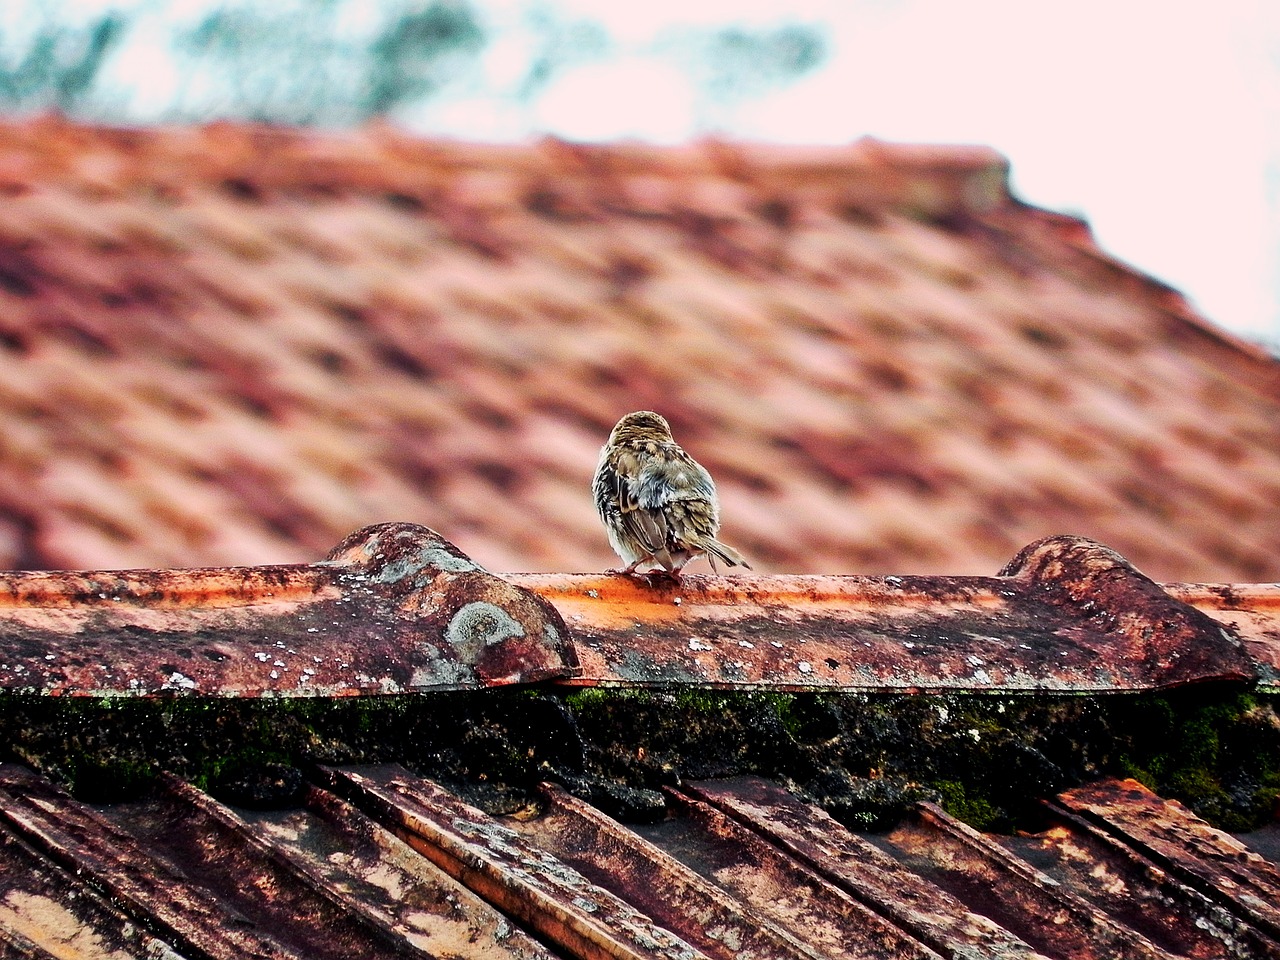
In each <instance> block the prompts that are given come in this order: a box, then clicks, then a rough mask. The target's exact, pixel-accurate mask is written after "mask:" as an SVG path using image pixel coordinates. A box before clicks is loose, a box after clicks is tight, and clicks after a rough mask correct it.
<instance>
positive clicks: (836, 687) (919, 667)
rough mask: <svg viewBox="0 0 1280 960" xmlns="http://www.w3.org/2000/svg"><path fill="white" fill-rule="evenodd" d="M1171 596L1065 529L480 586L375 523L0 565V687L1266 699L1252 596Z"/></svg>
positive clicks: (1267, 605) (403, 530) (1208, 590)
mask: <svg viewBox="0 0 1280 960" xmlns="http://www.w3.org/2000/svg"><path fill="white" fill-rule="evenodd" d="M1174 589H1175V591H1179V590H1180V591H1181V593H1182V594H1183V598H1184V599H1180V598H1179V597H1178V596H1177V595H1175V594H1171V593H1170V592H1167V591H1166V590H1165V589H1164V588H1162V587H1161V586H1160V585H1159V584H1156V583H1155V582H1154V581H1152V580H1150V579H1148V578H1147V577H1146V576H1144V575H1143V574H1141V573H1140V572H1138V571H1137V570H1136V569H1134V568H1133V567H1132V566H1131V565H1130V564H1129V563H1128V562H1127V561H1126V560H1125V559H1124V558H1123V557H1120V556H1119V555H1118V554H1116V553H1115V552H1114V551H1111V550H1110V549H1108V548H1106V547H1103V546H1101V545H1099V544H1096V543H1092V542H1091V541H1087V540H1081V539H1078V538H1070V537H1059V538H1053V539H1050V540H1046V541H1042V542H1040V543H1037V544H1032V545H1031V546H1029V547H1027V548H1026V549H1025V550H1023V551H1022V552H1021V553H1020V554H1019V555H1018V556H1017V557H1015V558H1014V560H1013V561H1011V562H1010V564H1009V565H1008V566H1007V567H1006V568H1005V569H1004V570H1003V571H1001V575H1000V576H995V577H886V578H873V577H795V576H789V577H784V576H749V577H732V578H730V577H692V576H691V577H686V578H685V579H684V581H683V582H681V583H679V584H675V583H672V582H670V581H666V580H662V579H658V578H655V579H654V581H653V582H648V581H645V580H640V579H636V578H632V577H626V576H619V575H614V576H587V575H576V576H575V575H563V574H561V575H543V574H525V575H508V576H507V577H506V578H504V577H500V576H496V575H493V574H489V573H487V572H485V571H484V570H482V569H481V568H479V567H478V566H477V565H476V564H474V563H473V562H472V561H471V560H470V559H469V558H468V557H466V555H465V554H463V553H462V552H461V551H460V550H458V549H457V548H456V547H455V546H453V545H452V544H450V543H449V542H448V541H446V540H444V539H443V538H442V537H441V536H439V535H438V534H436V533H434V532H433V531H431V530H428V529H426V528H423V527H416V526H413V525H412V524H385V525H382V526H379V527H373V528H369V529H366V530H362V531H357V532H356V533H354V534H352V535H351V536H349V537H348V538H347V539H346V540H344V541H343V542H342V543H341V544H339V545H338V546H337V547H336V548H334V550H333V551H331V552H330V554H329V558H328V559H327V560H325V561H323V562H321V563H318V564H312V565H297V566H291V567H290V566H276V567H257V568H255V567H240V568H227V569H221V570H216V569H215V570H187V571H181V570H179V571H123V572H101V573H66V572H63V573H9V574H0V651H2V655H0V691H8V692H11V693H28V694H39V695H45V696H66V695H75V696H156V695H174V694H192V695H199V696H222V697H226V696H230V697H260V696H264V695H271V696H309V697H314V696H348V695H356V694H397V693H415V692H423V691H430V690H452V689H467V688H475V687H487V686H498V685H504V684H511V683H533V682H538V681H544V680H545V681H553V682H558V683H565V684H570V685H590V686H594V685H606V686H621V687H633V688H634V687H681V686H690V685H692V686H695V687H699V688H727V689H739V690H750V689H766V690H776V691H798V690H810V691H812V690H825V691H864V692H886V691H888V692H906V693H910V692H918V691H956V692H999V693H1036V692H1056V693H1062V692H1101V693H1110V692H1119V691H1134V690H1156V689H1164V688H1168V687H1176V686H1181V685H1185V684H1189V683H1202V682H1206V681H1214V680H1217V681H1235V682H1250V683H1252V682H1257V683H1259V684H1260V686H1261V688H1262V689H1264V690H1275V689H1280V683H1278V682H1277V680H1278V678H1280V622H1277V605H1276V603H1275V600H1276V589H1275V588H1269V587H1265V586H1264V587H1258V588H1251V587H1217V588H1214V587H1200V588H1193V587H1181V588H1174Z"/></svg>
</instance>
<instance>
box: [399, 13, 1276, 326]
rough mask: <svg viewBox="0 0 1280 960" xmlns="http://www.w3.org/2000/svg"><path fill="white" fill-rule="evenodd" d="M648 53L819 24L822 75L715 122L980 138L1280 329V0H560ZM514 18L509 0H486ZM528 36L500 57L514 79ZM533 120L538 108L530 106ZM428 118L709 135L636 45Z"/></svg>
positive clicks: (606, 134) (1030, 183)
mask: <svg viewBox="0 0 1280 960" xmlns="http://www.w3.org/2000/svg"><path fill="white" fill-rule="evenodd" d="M549 6H551V7H553V8H555V9H556V10H558V11H560V12H562V13H563V14H565V15H575V14H576V15H581V16H584V17H590V18H592V19H598V20H599V21H601V22H603V23H604V24H606V25H607V26H608V27H609V29H610V30H611V31H613V32H614V34H615V36H616V37H617V38H618V39H619V40H620V41H622V44H621V45H622V46H623V47H624V49H631V50H642V49H643V48H644V47H645V45H646V43H647V42H648V41H649V40H651V39H653V38H654V37H656V36H658V35H659V34H660V33H661V31H663V30H664V29H666V28H670V27H671V26H672V25H674V24H680V23H703V24H716V23H725V22H734V21H738V22H744V23H746V24H748V25H755V26H769V25H776V24H778V23H780V22H783V21H785V20H788V19H791V20H799V21H801V22H807V23H813V24H821V25H825V26H826V27H827V28H828V29H829V31H830V33H829V36H830V56H829V58H828V60H827V62H826V64H825V65H824V66H823V67H822V68H821V69H820V70H818V71H817V72H815V73H813V74H812V75H810V76H808V77H806V78H804V79H802V80H801V81H799V82H798V83H795V84H794V85H792V86H790V87H788V88H786V89H783V90H781V91H779V92H777V93H775V94H772V95H770V96H767V97H765V98H763V99H760V100H756V101H751V102H748V103H746V104H744V105H743V106H742V107H741V108H740V109H738V110H736V111H734V112H733V113H731V114H727V115H720V116H719V117H718V118H717V121H718V125H719V126H720V129H721V131H722V132H725V133H728V134H732V135H737V136H741V137H749V138H758V139H763V140H773V141H784V142H798V143H840V142H847V141H849V140H852V139H856V138H857V137H860V136H863V135H868V134H870V135H872V136H876V137H881V138H885V139H890V140H907V141H924V142H964V143H984V144H989V145H991V146H994V147H995V148H997V149H998V150H1000V151H1002V152H1003V153H1004V154H1005V155H1007V156H1008V157H1009V158H1010V160H1011V161H1012V163H1013V180H1014V186H1015V189H1016V190H1017V192H1018V193H1019V194H1020V195H1021V196H1022V197H1023V198H1024V199H1026V200H1027V201H1029V202H1031V203H1035V204H1037V205H1041V206H1047V207H1051V208H1054V209H1060V210H1066V211H1070V212H1073V213H1079V214H1083V215H1084V216H1085V217H1087V218H1088V220H1089V222H1090V223H1091V224H1092V225H1093V228H1094V231H1095V233H1096V235H1097V236H1098V238H1099V240H1100V242H1101V243H1102V244H1103V246H1104V247H1106V248H1107V249H1108V250H1109V251H1111V252H1112V253H1114V254H1115V255H1117V256H1119V257H1121V258H1122V259H1125V260H1128V261H1130V262H1131V263H1134V264H1136V265H1138V266H1140V267H1142V268H1143V269H1145V270H1148V271H1150V272H1151V273H1153V274H1155V275H1157V276H1159V277H1160V278H1162V279H1164V280H1166V281H1167V282H1169V283H1171V284H1173V285H1174V286H1175V287H1177V288H1179V289H1181V290H1182V291H1184V292H1186V293H1187V294H1189V295H1190V296H1191V297H1192V299H1193V300H1194V302H1195V303H1196V305H1197V306H1198V307H1199V308H1200V309H1201V310H1202V311H1203V312H1204V313H1205V314H1207V315H1208V316H1209V317H1210V318H1211V319H1213V320H1215V321H1217V322H1218V323H1221V324H1222V325H1224V326H1227V327H1229V328H1231V329H1233V330H1236V331H1239V332H1241V333H1244V334H1246V335H1248V336H1251V337H1254V338H1261V339H1266V340H1269V341H1271V342H1273V343H1275V342H1278V341H1280V0H1215V2H1213V3H1196V4H1172V3H1167V2H1153V0H1070V2H1066V3H1062V2H1036V0H681V2H673V0H643V2H636V0H627V2H617V0H558V2H556V3H554V4H549ZM488 9H489V10H490V12H491V15H492V16H495V17H500V15H501V10H502V9H503V7H502V5H496V6H495V5H493V4H490V5H488ZM518 37H519V35H518V32H515V33H513V34H512V35H511V39H510V40H509V41H508V45H507V46H505V47H504V46H503V44H502V43H499V44H497V45H495V46H494V47H493V48H492V50H491V51H490V53H489V59H488V62H487V64H486V67H487V69H488V71H489V73H490V76H491V78H492V79H493V80H494V81H495V82H498V83H500V82H501V79H502V72H503V70H504V69H507V64H508V63H510V62H511V61H513V60H516V59H518V58H519V51H518V50H516V49H514V47H517V46H518V45H519V39H518ZM530 114H531V115H530ZM420 120H421V122H422V123H423V124H426V125H427V126H429V127H433V128H435V129H442V130H446V131H448V132H453V133H456V134H458V135H461V136H471V137H481V138H492V137H499V138H501V137H509V136H513V135H515V136H518V135H520V134H521V133H524V132H526V130H525V129H522V125H524V126H527V125H529V124H530V121H531V122H532V126H533V127H534V128H536V129H539V130H543V131H548V132H553V133H558V134H560V135H563V136H567V137H571V138H579V139H605V140H607V139H614V138H618V137H628V136H630V137H640V138H645V139H651V140H657V141H663V142H671V141H679V140H683V139H686V138H689V137H691V136H695V135H697V134H699V133H703V132H707V131H706V130H705V127H703V126H700V125H704V124H705V121H706V116H705V110H703V109H702V107H701V106H700V105H699V102H698V97H697V93H696V91H695V90H694V89H693V86H692V84H691V82H690V80H689V78H688V77H687V76H686V75H684V74H682V73H681V72H680V71H679V70H678V69H676V68H675V66H673V65H672V63H671V62H670V61H669V60H663V59H661V58H658V57H652V56H644V55H640V54H631V55H627V56H623V57H622V58H620V59H617V60H613V61H606V62H597V63H587V64H584V65H582V66H581V67H578V68H576V69H572V70H569V71H567V72H565V73H564V74H563V75H561V76H560V77H559V78H558V79H557V80H555V81H554V82H553V83H552V84H551V86H550V87H549V88H548V89H547V90H546V91H545V92H544V93H543V94H542V95H541V96H540V97H539V98H538V100H537V101H536V102H535V103H534V104H533V109H532V111H525V112H524V113H521V114H515V113H512V112H510V111H509V110H507V109H504V108H503V106H502V105H501V104H494V103H493V102H492V101H491V100H486V99H485V98H483V97H466V96H458V97H455V98H453V99H445V100H442V101H440V102H438V103H437V104H436V105H435V106H434V107H433V108H431V109H430V110H429V111H428V113H427V114H426V115H424V116H423V117H421V118H420Z"/></svg>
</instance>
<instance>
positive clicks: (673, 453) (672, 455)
mask: <svg viewBox="0 0 1280 960" xmlns="http://www.w3.org/2000/svg"><path fill="white" fill-rule="evenodd" d="M635 478H636V479H635V497H636V500H637V502H638V503H639V504H640V506H642V507H648V508H649V509H650V510H661V509H663V508H664V507H667V506H669V505H670V504H671V503H672V502H674V501H676V500H707V501H712V502H714V500H715V496H716V485H715V481H713V480H712V479H711V474H709V473H707V471H706V470H705V469H703V467H702V465H701V464H700V463H698V462H697V461H696V460H694V459H693V458H692V457H690V456H689V455H688V454H687V453H685V452H684V451H683V450H681V449H680V448H679V447H676V446H674V445H669V446H667V447H664V448H661V449H659V451H658V453H657V455H655V456H652V457H645V458H644V459H643V461H642V462H641V463H640V464H639V470H637V471H636V473H635Z"/></svg>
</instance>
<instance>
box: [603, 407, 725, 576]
mask: <svg viewBox="0 0 1280 960" xmlns="http://www.w3.org/2000/svg"><path fill="white" fill-rule="evenodd" d="M591 490H592V493H594V494H595V498H596V510H597V511H599V513H600V519H601V520H603V521H604V529H605V532H606V533H608V535H609V543H610V544H611V545H612V546H613V549H614V550H615V551H616V552H617V554H618V556H620V557H622V559H623V560H625V561H626V563H627V566H626V567H624V568H623V569H622V570H618V571H616V572H617V573H635V572H636V569H637V568H638V567H639V566H640V565H641V564H653V569H652V571H650V572H656V571H657V570H658V569H662V570H665V571H666V572H667V574H668V575H669V576H671V577H672V578H673V579H675V580H679V579H680V571H681V570H683V569H684V565H685V564H686V563H688V562H689V561H690V560H693V559H695V558H697V557H706V558H707V560H708V561H709V562H710V564H711V569H712V570H715V569H716V559H717V558H719V559H721V560H723V561H724V562H725V563H727V564H728V565H729V566H731V567H737V566H743V567H747V568H748V569H750V567H751V564H749V563H747V561H746V560H744V559H743V558H742V554H740V553H738V551H737V550H735V549H733V547H730V546H728V545H727V544H724V543H721V542H720V541H719V540H717V539H716V532H717V531H718V530H719V529H720V502H719V500H718V498H717V497H716V485H715V481H713V480H712V479H711V474H709V473H707V471H706V470H705V469H704V468H703V467H702V465H701V464H699V463H698V462H697V461H696V460H694V459H693V457H691V456H689V455H688V454H687V453H685V452H684V451H683V450H682V449H680V445H679V444H677V443H676V441H675V438H674V437H672V436H671V427H670V425H669V424H668V423H667V421H666V420H665V419H664V418H663V417H661V416H660V415H658V414H656V413H652V412H650V411H648V410H641V411H638V412H637V413H628V414H627V415H626V416H625V417H623V418H622V419H621V420H619V421H618V424H617V426H615V427H614V428H613V432H612V433H610V434H609V442H608V443H606V444H605V445H604V448H603V449H602V450H601V451H600V464H599V466H597V467H596V476H595V480H594V481H593V482H592V485H591Z"/></svg>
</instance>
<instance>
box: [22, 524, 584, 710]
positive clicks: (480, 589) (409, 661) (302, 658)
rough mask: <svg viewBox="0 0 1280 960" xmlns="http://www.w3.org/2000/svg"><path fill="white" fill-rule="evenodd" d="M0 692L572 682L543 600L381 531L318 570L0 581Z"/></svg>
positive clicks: (304, 691)
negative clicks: (1, 650)
mask: <svg viewBox="0 0 1280 960" xmlns="http://www.w3.org/2000/svg"><path fill="white" fill-rule="evenodd" d="M0 623H3V627H0V636H3V640H4V654H3V657H0V659H2V660H3V661H4V662H3V663H2V664H0V689H4V690H5V691H7V692H10V693H34V694H40V695H45V696H67V695H72V696H77V695H78V696H161V695H175V694H183V693H194V694H200V695H206V696H239V697H246V696H247V697H261V696H350V695H355V694H376V693H401V692H403V693H408V692H415V691H424V690H454V689H464V688H471V687H477V686H496V685H502V684H510V683H529V682H536V681H539V680H546V679H550V678H552V677H564V676H568V675H569V674H572V673H573V672H575V664H574V661H573V651H572V648H570V647H568V646H567V643H568V640H567V630H566V629H565V626H564V623H563V621H562V620H561V619H560V617H559V615H558V614H557V613H556V612H555V610H554V609H553V608H552V607H551V606H550V605H549V604H548V603H546V601H544V600H541V599H540V598H538V597H536V596H534V595H532V594H530V593H529V592H528V591H525V590H522V589H520V588H519V587H515V586H513V585H512V584H510V583H508V582H506V581H504V580H502V579H501V578H499V577H495V576H493V575H492V574H489V573H486V572H485V571H483V570H481V569H480V568H479V567H478V566H476V565H475V564H474V563H472V562H471V561H470V560H469V559H468V558H467V557H466V556H464V555H463V554H461V553H460V552H459V551H458V550H457V549H456V548H454V547H453V546H452V544H450V543H448V542H447V541H446V540H444V539H443V538H441V537H439V536H438V535H437V534H435V533H434V532H432V531H430V530H427V529H425V528H422V527H415V526H414V525H412V524H383V525H382V526H380V527H373V528H367V529H365V530H360V531H357V532H356V533H354V534H352V535H351V536H350V537H348V538H347V539H346V540H344V541H343V542H342V543H340V544H339V545H338V546H337V547H335V548H334V549H333V551H332V552H331V553H330V554H329V556H328V558H327V559H326V560H324V561H322V562H320V563H316V564H310V565H295V566H272V567H239V568H236V567H231V568H223V569H209V570H170V571H164V570H134V571H127V570H126V571H115V572H105V573H83V574H73V573H9V574H0Z"/></svg>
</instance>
